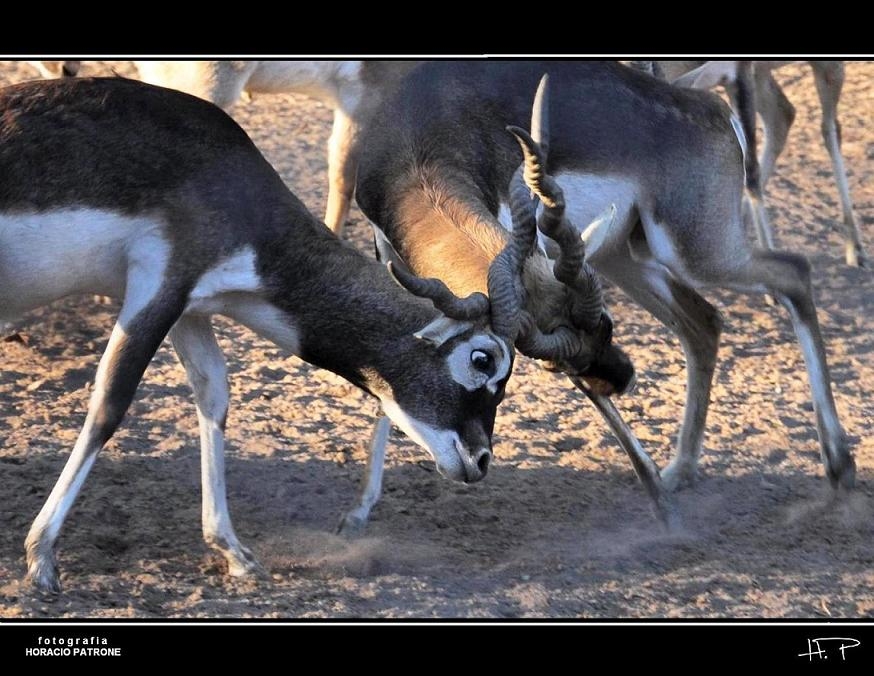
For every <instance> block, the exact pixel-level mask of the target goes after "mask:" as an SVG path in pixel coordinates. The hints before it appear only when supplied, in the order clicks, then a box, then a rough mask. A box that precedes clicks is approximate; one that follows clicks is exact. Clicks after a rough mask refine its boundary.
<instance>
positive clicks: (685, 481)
mask: <svg viewBox="0 0 874 676" xmlns="http://www.w3.org/2000/svg"><path fill="white" fill-rule="evenodd" d="M660 477H661V480H662V486H664V488H665V490H667V491H671V492H673V491H677V490H679V489H681V488H688V487H690V486H694V485H695V481H696V480H697V473H696V471H695V466H694V465H689V464H687V463H682V464H681V463H678V462H677V461H676V459H675V460H672V461H671V462H670V464H668V466H667V467H665V468H664V469H663V470H662V471H661V472H660Z"/></svg>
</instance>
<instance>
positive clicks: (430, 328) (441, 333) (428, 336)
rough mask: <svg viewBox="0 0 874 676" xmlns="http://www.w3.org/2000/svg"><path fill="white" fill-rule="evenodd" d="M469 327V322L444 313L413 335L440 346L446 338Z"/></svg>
mask: <svg viewBox="0 0 874 676" xmlns="http://www.w3.org/2000/svg"><path fill="white" fill-rule="evenodd" d="M471 328H473V324H472V323H471V322H460V321H458V320H457V319H450V318H449V317H447V316H446V315H440V316H439V317H437V319H435V320H434V321H433V322H431V323H430V324H428V325H427V326H426V327H425V328H423V329H420V330H419V331H416V333H414V334H413V335H414V336H416V338H418V339H419V340H425V341H427V342H429V343H431V344H432V345H434V346H435V347H440V346H441V345H443V343H445V342H446V341H447V340H450V339H451V338H455V336H458V335H460V334H462V333H464V332H465V331H467V330H468V329H471Z"/></svg>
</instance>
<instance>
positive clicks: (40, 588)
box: [25, 559, 61, 596]
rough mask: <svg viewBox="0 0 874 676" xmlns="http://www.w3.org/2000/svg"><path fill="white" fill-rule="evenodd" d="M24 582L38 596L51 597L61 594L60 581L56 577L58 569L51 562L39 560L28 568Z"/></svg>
mask: <svg viewBox="0 0 874 676" xmlns="http://www.w3.org/2000/svg"><path fill="white" fill-rule="evenodd" d="M25 582H26V583H27V584H28V585H30V587H31V588H32V589H33V590H34V591H35V592H38V593H40V594H50V595H52V596H54V595H56V594H60V593H61V581H60V578H59V577H58V568H57V566H56V565H55V563H54V562H53V561H47V560H45V559H40V560H37V561H34V562H32V563H31V564H30V566H28V570H27V577H26V578H25Z"/></svg>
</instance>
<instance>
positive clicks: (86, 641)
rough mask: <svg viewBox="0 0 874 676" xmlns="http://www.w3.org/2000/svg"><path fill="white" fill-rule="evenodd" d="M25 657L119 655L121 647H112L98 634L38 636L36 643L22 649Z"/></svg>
mask: <svg viewBox="0 0 874 676" xmlns="http://www.w3.org/2000/svg"><path fill="white" fill-rule="evenodd" d="M24 656H25V657H120V656H121V648H113V647H112V646H110V645H109V641H108V640H107V639H106V638H103V637H100V636H76V637H58V636H38V637H37V645H36V646H33V647H30V648H25V649H24Z"/></svg>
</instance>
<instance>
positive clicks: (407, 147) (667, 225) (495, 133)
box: [356, 61, 855, 488]
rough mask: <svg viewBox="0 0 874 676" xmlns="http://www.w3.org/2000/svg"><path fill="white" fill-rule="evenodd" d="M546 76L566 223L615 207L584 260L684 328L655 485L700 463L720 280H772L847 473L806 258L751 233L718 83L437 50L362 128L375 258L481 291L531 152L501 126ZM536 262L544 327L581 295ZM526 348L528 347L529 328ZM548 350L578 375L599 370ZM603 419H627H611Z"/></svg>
mask: <svg viewBox="0 0 874 676" xmlns="http://www.w3.org/2000/svg"><path fill="white" fill-rule="evenodd" d="M543 73H548V74H549V77H550V79H551V82H552V84H551V94H550V96H549V97H548V105H549V109H550V121H551V122H550V128H551V133H550V135H549V143H548V145H549V152H548V157H549V161H548V163H547V165H546V169H547V170H548V171H549V173H550V174H553V175H554V176H555V181H556V182H557V184H558V186H560V187H561V188H562V189H563V191H564V193H565V194H566V195H568V196H569V197H568V209H567V212H568V219H569V220H570V222H571V223H573V224H575V225H576V226H577V227H580V226H581V224H586V223H589V222H590V221H592V220H593V218H594V217H595V215H596V214H598V213H599V212H601V211H602V210H603V209H604V208H605V207H607V206H608V205H610V204H613V205H615V207H616V215H615V218H614V219H613V221H612V225H610V226H609V227H596V228H594V229H591V230H587V231H586V232H585V233H584V237H585V238H586V240H587V246H586V261H587V262H588V263H591V265H592V266H593V267H594V269H595V270H597V271H598V272H599V273H600V274H602V275H604V276H605V277H606V278H608V279H609V280H610V281H612V282H613V283H615V284H616V285H617V286H619V287H620V288H621V289H622V290H623V291H625V292H626V293H627V294H628V295H629V296H630V297H631V298H632V299H633V300H634V301H636V302H637V303H638V304H640V305H641V306H642V307H643V308H645V309H646V310H648V311H649V312H651V313H652V314H653V315H654V316H655V317H656V318H657V319H658V320H659V321H661V322H662V323H663V324H665V325H666V326H667V327H668V328H669V329H671V330H672V331H673V332H675V333H676V334H677V335H678V337H679V338H680V341H681V343H682V346H683V350H684V352H685V356H686V366H687V391H686V405H685V410H684V414H683V421H682V426H681V428H680V433H679V438H678V443H677V451H676V455H675V457H674V458H673V460H672V461H671V463H670V464H669V465H668V466H667V468H666V469H665V470H664V471H663V472H662V473H661V479H662V481H663V482H664V483H665V484H666V486H667V487H668V488H677V487H679V486H681V485H682V484H685V483H688V482H691V481H693V480H694V478H695V475H696V467H697V462H698V458H699V456H700V453H701V448H702V443H703V434H704V426H705V421H706V415H707V409H708V405H709V401H710V392H711V386H712V380H713V373H714V368H715V365H716V354H717V348H718V343H719V336H720V332H721V328H722V320H721V317H720V315H719V313H718V312H717V310H716V309H715V308H714V307H713V306H712V305H711V304H710V303H708V302H707V301H706V300H705V299H704V298H703V297H702V296H701V295H700V293H699V291H703V290H706V289H708V288H711V287H725V288H730V289H734V290H737V291H742V292H747V293H760V294H765V293H768V294H771V295H773V296H774V297H775V298H776V299H777V300H778V301H779V302H780V304H782V305H783V306H784V307H785V308H786V310H787V311H788V312H789V315H790V317H791V320H792V324H793V327H794V329H795V333H796V335H797V337H798V341H799V344H800V347H801V350H802V352H803V355H804V359H805V362H806V365H807V372H808V378H809V381H810V387H811V391H812V398H813V404H814V409H815V415H816V423H817V431H818V434H819V440H820V446H821V453H822V458H823V462H824V465H825V470H826V474H827V476H828V478H829V480H830V482H831V483H832V485H833V486H835V487H838V486H840V487H845V488H849V487H851V486H853V484H854V477H855V463H854V460H853V457H852V455H851V453H850V450H849V446H848V441H847V437H846V435H845V433H844V430H843V428H842V426H841V423H840V421H839V419H838V415H837V411H836V409H835V403H834V399H833V396H832V391H831V381H830V377H829V371H828V364H827V360H826V352H825V346H824V344H823V340H822V335H821V333H820V328H819V323H818V320H817V316H816V307H815V305H814V303H813V298H812V291H811V284H810V265H809V263H808V262H807V261H806V260H805V259H804V258H803V257H802V256H799V255H796V254H791V253H784V252H776V251H770V250H767V249H756V248H752V247H751V246H750V245H749V243H748V242H747V238H746V234H745V231H744V224H743V218H742V197H743V194H744V162H743V152H742V146H741V141H740V139H739V136H740V130H739V127H738V126H737V124H736V122H734V121H733V120H732V116H731V114H730V110H729V109H728V107H727V106H726V105H725V104H724V103H723V102H722V101H721V100H720V99H719V98H718V97H716V96H715V95H713V94H711V93H709V92H702V91H695V90H689V89H680V88H677V87H673V86H671V85H668V84H666V83H664V82H660V81H658V80H656V79H654V78H652V77H649V76H648V75H645V74H642V73H639V72H636V71H634V70H633V69H631V68H628V67H625V66H623V65H621V64H619V63H615V62H582V61H574V62H560V61H542V62H533V61H524V62H523V61H512V62H501V61H497V62H495V61H445V62H430V63H426V64H424V65H422V66H420V67H418V68H417V69H416V70H414V71H413V72H412V73H410V74H409V75H408V76H407V77H406V78H405V80H404V81H403V83H402V84H401V85H400V86H399V88H398V89H397V90H396V91H395V93H394V94H393V95H392V96H391V97H390V98H389V99H388V100H387V101H386V102H385V104H384V105H383V106H382V108H381V109H380V110H379V111H378V113H377V114H375V115H374V116H373V118H372V124H371V125H370V126H369V127H368V128H367V129H366V130H365V132H363V133H362V149H361V151H360V157H359V170H358V181H357V188H356V199H357V201H358V204H359V206H360V207H361V209H362V211H363V212H364V214H365V215H366V216H367V218H368V219H369V220H370V221H371V223H372V224H373V227H374V231H375V236H376V239H377V246H378V248H379V250H380V252H381V255H382V256H385V257H395V258H397V259H400V260H402V261H404V262H405V263H406V264H407V265H408V266H409V268H410V269H411V270H412V271H413V272H415V273H416V274H419V275H422V276H428V277H436V278H439V279H442V280H443V281H445V282H446V284H447V285H448V286H449V288H450V289H451V290H452V291H453V292H455V293H457V294H467V293H472V292H476V291H484V290H485V289H486V285H487V278H488V270H489V266H490V264H491V262H492V260H494V259H495V258H496V256H497V255H498V252H499V250H500V247H501V245H502V243H503V242H505V241H506V239H507V234H506V232H505V230H504V229H503V226H502V222H503V223H506V222H507V219H506V216H507V213H508V212H507V209H506V205H507V204H508V201H509V195H508V189H507V186H508V184H509V179H510V177H511V176H512V174H513V172H514V171H515V169H516V167H517V166H518V164H519V161H520V157H519V151H518V149H517V148H516V147H515V145H514V143H513V142H512V139H510V138H509V137H508V136H507V135H506V133H505V131H504V128H505V127H506V126H507V125H517V124H519V122H520V121H521V120H524V119H526V118H527V111H529V110H530V109H531V92H533V91H534V87H535V84H536V82H537V80H538V78H540V77H541V75H542V74H543ZM543 218H547V216H544V217H543ZM542 229H543V228H542ZM526 270H527V274H526V275H525V276H524V277H523V281H524V283H525V294H524V297H525V309H526V311H527V312H528V313H529V314H530V316H531V317H532V318H533V319H534V322H535V323H536V325H537V326H538V327H540V328H541V329H543V330H548V331H554V330H555V329H557V328H558V327H564V328H572V327H573V326H574V323H573V321H572V320H571V316H572V315H571V313H570V308H569V305H572V301H571V302H569V300H570V299H568V297H567V295H566V293H565V292H564V290H562V289H560V288H557V287H556V286H555V285H554V283H553V282H551V281H550V280H551V275H550V273H549V270H550V266H549V263H548V262H547V260H546V258H545V257H544V256H543V255H540V254H536V255H535V256H534V258H533V259H532V261H531V262H530V263H529V264H528V266H527V268H526ZM516 346H517V348H518V349H519V351H520V352H522V353H523V354H526V353H529V352H528V351H527V350H526V346H525V345H524V342H519V341H517V344H516ZM529 354H530V355H531V356H534V357H537V358H549V357H550V355H548V354H544V353H529ZM552 361H553V368H556V369H557V370H559V371H562V372H564V373H567V374H568V375H570V376H571V377H572V380H574V382H575V384H577V385H578V386H579V385H580V381H579V378H580V377H586V376H588V375H590V372H589V371H587V370H586V369H577V368H575V367H574V364H569V363H568V362H566V361H563V360H561V359H557V360H555V359H553V360H552ZM619 389H621V388H619ZM608 424H610V426H611V427H612V428H613V429H614V431H615V432H616V433H617V435H622V434H623V433H624V432H623V430H622V429H621V428H620V427H619V426H618V424H617V422H616V420H615V418H614V417H612V416H608ZM620 438H621V437H620Z"/></svg>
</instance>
